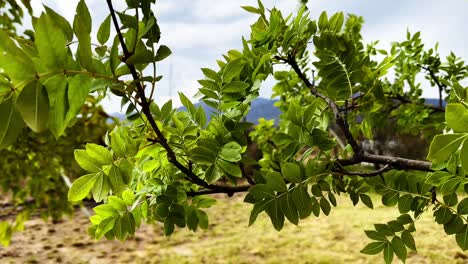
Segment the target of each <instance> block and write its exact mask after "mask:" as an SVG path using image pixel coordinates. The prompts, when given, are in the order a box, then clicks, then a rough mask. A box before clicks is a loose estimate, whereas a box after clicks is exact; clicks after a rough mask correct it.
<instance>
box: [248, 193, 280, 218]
mask: <svg viewBox="0 0 468 264" xmlns="http://www.w3.org/2000/svg"><path fill="white" fill-rule="evenodd" d="M249 193H250V190H249ZM274 200H275V199H274V198H271V199H264V200H261V201H259V202H257V203H255V204H254V207H253V209H252V211H251V212H250V217H249V226H251V225H253V223H255V220H257V216H258V214H260V213H261V212H263V211H265V210H266V208H267V207H268V206H269V205H270V203H272V202H273V201H274Z"/></svg>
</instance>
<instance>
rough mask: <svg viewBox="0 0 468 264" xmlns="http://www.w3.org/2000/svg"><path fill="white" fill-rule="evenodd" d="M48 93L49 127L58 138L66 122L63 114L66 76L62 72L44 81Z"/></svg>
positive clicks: (65, 97)
mask: <svg viewBox="0 0 468 264" xmlns="http://www.w3.org/2000/svg"><path fill="white" fill-rule="evenodd" d="M44 86H45V87H46V89H47V94H48V95H49V105H50V110H49V129H50V131H52V133H53V134H54V136H55V137H56V138H58V137H59V136H61V135H63V133H64V131H65V128H66V127H67V124H66V122H65V115H66V112H67V111H68V108H67V106H68V100H67V78H66V76H65V75H63V74H58V75H55V76H54V77H52V78H49V79H47V81H46V82H45V83H44Z"/></svg>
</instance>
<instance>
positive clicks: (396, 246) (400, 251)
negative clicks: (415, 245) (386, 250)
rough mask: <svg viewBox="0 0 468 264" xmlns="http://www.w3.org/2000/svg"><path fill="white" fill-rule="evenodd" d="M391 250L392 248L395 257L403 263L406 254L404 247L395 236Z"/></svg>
mask: <svg viewBox="0 0 468 264" xmlns="http://www.w3.org/2000/svg"><path fill="white" fill-rule="evenodd" d="M392 248H393V251H394V252H395V255H397V257H398V258H399V259H401V260H402V261H403V262H405V261H406V257H407V253H408V252H407V251H406V246H405V244H404V243H403V241H402V240H401V238H399V237H397V236H395V237H393V239H392Z"/></svg>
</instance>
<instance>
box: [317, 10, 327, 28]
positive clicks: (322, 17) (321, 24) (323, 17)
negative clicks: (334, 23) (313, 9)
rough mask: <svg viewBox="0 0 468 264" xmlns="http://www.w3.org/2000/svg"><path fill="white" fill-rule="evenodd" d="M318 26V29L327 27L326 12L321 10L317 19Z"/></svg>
mask: <svg viewBox="0 0 468 264" xmlns="http://www.w3.org/2000/svg"><path fill="white" fill-rule="evenodd" d="M318 27H319V29H320V30H326V29H328V16H327V12H325V11H323V12H322V14H320V17H319V20H318Z"/></svg>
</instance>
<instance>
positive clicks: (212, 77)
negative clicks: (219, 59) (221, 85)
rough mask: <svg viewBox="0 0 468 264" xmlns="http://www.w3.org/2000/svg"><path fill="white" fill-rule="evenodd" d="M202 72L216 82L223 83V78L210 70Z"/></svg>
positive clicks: (204, 69)
mask: <svg viewBox="0 0 468 264" xmlns="http://www.w3.org/2000/svg"><path fill="white" fill-rule="evenodd" d="M201 70H202V72H203V74H204V75H205V76H206V77H208V78H210V79H211V80H213V81H215V82H221V78H220V77H219V75H218V73H217V72H215V71H213V70H212V69H209V68H202V69H201Z"/></svg>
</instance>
